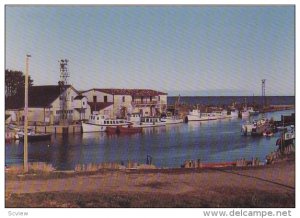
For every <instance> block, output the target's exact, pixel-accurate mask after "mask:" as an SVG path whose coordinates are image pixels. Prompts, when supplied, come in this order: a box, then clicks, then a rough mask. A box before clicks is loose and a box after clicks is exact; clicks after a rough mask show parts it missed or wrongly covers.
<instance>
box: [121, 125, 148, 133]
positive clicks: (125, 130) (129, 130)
mask: <svg viewBox="0 0 300 218" xmlns="http://www.w3.org/2000/svg"><path fill="white" fill-rule="evenodd" d="M142 130H143V129H142V128H141V127H132V126H128V127H123V126H120V127H118V131H119V133H121V134H133V133H141V132H142Z"/></svg>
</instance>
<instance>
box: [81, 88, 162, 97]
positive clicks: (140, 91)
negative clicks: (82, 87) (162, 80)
mask: <svg viewBox="0 0 300 218" xmlns="http://www.w3.org/2000/svg"><path fill="white" fill-rule="evenodd" d="M91 90H95V91H99V92H104V93H107V94H111V95H131V96H145V97H146V96H158V95H167V93H164V92H160V91H155V90H152V89H90V90H87V91H83V92H88V91H91Z"/></svg>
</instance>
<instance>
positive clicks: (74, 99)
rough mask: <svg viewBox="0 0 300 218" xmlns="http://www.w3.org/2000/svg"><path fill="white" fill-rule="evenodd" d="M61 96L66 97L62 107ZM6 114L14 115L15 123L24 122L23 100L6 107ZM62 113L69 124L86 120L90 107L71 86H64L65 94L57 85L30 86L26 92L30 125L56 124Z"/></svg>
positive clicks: (83, 97) (85, 98)
mask: <svg viewBox="0 0 300 218" xmlns="http://www.w3.org/2000/svg"><path fill="white" fill-rule="evenodd" d="M62 96H65V97H66V100H65V107H64V109H63V107H62V102H63V99H62ZM7 108H8V109H7V113H10V114H12V113H14V114H15V115H14V117H16V122H22V121H24V99H19V101H17V102H14V103H13V104H12V105H7ZM62 113H65V115H66V118H67V120H68V121H69V123H71V122H76V121H80V120H85V119H88V117H89V115H90V106H89V104H88V100H87V97H85V96H81V95H80V93H79V92H78V91H77V90H76V89H74V87H73V86H71V85H68V86H66V90H65V94H62V93H61V87H60V86H58V85H49V86H32V87H30V88H29V91H28V121H29V123H30V124H58V123H59V121H60V118H61V116H62Z"/></svg>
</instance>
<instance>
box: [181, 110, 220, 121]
mask: <svg viewBox="0 0 300 218" xmlns="http://www.w3.org/2000/svg"><path fill="white" fill-rule="evenodd" d="M186 119H187V121H207V120H213V119H215V120H216V119H217V118H216V117H215V115H213V114H210V113H200V110H198V109H194V110H192V111H190V112H189V114H188V115H187V116H186Z"/></svg>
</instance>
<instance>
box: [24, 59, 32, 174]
mask: <svg viewBox="0 0 300 218" xmlns="http://www.w3.org/2000/svg"><path fill="white" fill-rule="evenodd" d="M30 57H31V55H29V54H27V55H26V69H25V106H24V173H28V71H29V58H30Z"/></svg>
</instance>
